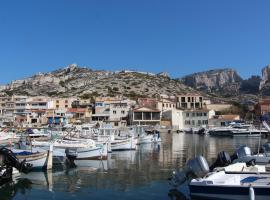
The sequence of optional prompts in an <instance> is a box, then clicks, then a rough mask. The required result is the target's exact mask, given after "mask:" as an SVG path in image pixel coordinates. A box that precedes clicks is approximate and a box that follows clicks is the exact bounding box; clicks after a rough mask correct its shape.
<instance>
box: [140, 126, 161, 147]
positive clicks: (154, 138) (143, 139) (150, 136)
mask: <svg viewBox="0 0 270 200" xmlns="http://www.w3.org/2000/svg"><path fill="white" fill-rule="evenodd" d="M135 131H136V133H137V134H138V138H137V139H138V142H137V145H139V144H147V143H157V142H161V138H160V133H159V132H158V131H155V130H153V131H145V130H144V128H143V126H138V127H136V128H135Z"/></svg>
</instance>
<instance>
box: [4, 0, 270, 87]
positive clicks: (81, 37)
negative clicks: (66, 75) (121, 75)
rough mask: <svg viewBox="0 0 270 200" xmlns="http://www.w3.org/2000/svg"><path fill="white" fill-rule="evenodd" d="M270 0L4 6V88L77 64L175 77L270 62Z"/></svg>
mask: <svg viewBox="0 0 270 200" xmlns="http://www.w3.org/2000/svg"><path fill="white" fill-rule="evenodd" d="M269 8H270V1H269V0H260V1H254V0H169V1H166V0H38V1H37V0H24V1H21V0H17V1H15V0H1V1H0V69H1V72H0V83H2V84H3V83H8V82H10V81H11V80H14V79H20V78H24V77H27V76H31V75H33V74H35V73H38V72H48V71H51V70H54V69H58V68H60V67H65V66H67V65H68V64H72V63H77V64H78V65H79V66H88V67H90V68H92V69H106V70H122V69H132V70H140V71H149V72H154V73H158V72H161V71H166V72H168V73H169V74H170V75H171V76H172V77H181V76H184V75H187V74H190V73H194V72H199V71H204V70H209V69H215V68H225V67H230V68H233V69H236V70H237V71H238V72H239V74H240V75H241V76H242V77H243V78H247V77H249V76H250V75H252V74H255V75H260V74H261V69H262V68H263V67H264V66H266V65H268V64H270V51H269V47H270V15H269Z"/></svg>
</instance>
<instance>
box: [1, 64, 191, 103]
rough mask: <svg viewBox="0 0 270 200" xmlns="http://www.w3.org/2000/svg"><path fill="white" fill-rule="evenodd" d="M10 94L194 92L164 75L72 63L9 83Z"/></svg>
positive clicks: (134, 95)
mask: <svg viewBox="0 0 270 200" xmlns="http://www.w3.org/2000/svg"><path fill="white" fill-rule="evenodd" d="M3 91H4V92H6V93H7V94H9V95H12V94H17V95H29V96H38V95H44V96H87V97H90V96H93V95H94V96H97V95H104V96H106V95H109V96H115V95H125V96H129V97H134V98H135V97H140V96H143V97H153V96H156V95H158V94H167V95H172V94H177V93H187V92H190V91H194V90H193V89H192V88H190V87H188V86H186V85H184V84H182V83H181V82H180V81H179V80H174V79H171V78H170V77H168V76H166V75H165V74H159V75H155V74H152V73H147V72H136V71H121V72H112V71H105V70H91V69H90V68H87V67H79V66H77V65H75V64H73V65H69V66H68V67H65V68H61V69H59V70H56V71H53V72H49V73H38V74H37V75H34V76H32V77H30V78H26V79H22V80H16V81H12V82H11V83H10V84H9V85H8V86H7V87H6V89H5V90H3Z"/></svg>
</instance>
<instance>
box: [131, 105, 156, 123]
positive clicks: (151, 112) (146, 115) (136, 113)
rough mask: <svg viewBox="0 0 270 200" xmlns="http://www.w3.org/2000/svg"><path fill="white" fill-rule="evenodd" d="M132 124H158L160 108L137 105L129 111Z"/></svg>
mask: <svg viewBox="0 0 270 200" xmlns="http://www.w3.org/2000/svg"><path fill="white" fill-rule="evenodd" d="M131 120H132V125H154V126H155V125H160V120H161V117H160V110H158V109H155V108H147V107H139V108H136V109H133V111H131Z"/></svg>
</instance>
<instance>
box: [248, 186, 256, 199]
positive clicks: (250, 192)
mask: <svg viewBox="0 0 270 200" xmlns="http://www.w3.org/2000/svg"><path fill="white" fill-rule="evenodd" d="M249 200H255V192H254V189H253V187H252V186H251V185H250V187H249Z"/></svg>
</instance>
